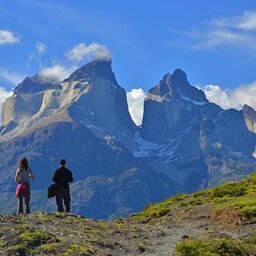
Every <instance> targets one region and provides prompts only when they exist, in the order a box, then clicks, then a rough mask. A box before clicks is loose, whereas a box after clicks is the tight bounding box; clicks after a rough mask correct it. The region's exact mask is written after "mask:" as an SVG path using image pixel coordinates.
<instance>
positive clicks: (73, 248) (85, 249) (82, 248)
mask: <svg viewBox="0 0 256 256" xmlns="http://www.w3.org/2000/svg"><path fill="white" fill-rule="evenodd" d="M93 253H94V249H93V248H92V247H90V246H86V245H80V244H71V245H70V247H69V248H67V249H66V250H65V252H64V255H77V254H80V255H90V254H93Z"/></svg>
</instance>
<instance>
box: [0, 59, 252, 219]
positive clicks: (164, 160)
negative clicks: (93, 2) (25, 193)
mask: <svg viewBox="0 0 256 256" xmlns="http://www.w3.org/2000/svg"><path fill="white" fill-rule="evenodd" d="M2 123H3V125H2V126H1V127H0V151H1V152H2V153H1V155H0V191H1V192H2V193H1V196H0V199H1V202H2V203H0V206H1V212H4V213H7V212H13V211H15V206H14V205H15V204H14V202H15V200H16V199H15V195H14V190H15V186H16V184H15V182H14V175H15V172H16V169H17V164H18V161H19V159H20V158H21V157H22V156H26V157H27V158H28V159H29V163H30V166H31V168H32V169H33V171H34V173H35V176H36V181H35V182H34V183H32V184H31V185H32V190H33V191H32V202H31V203H32V209H34V210H48V211H50V210H51V211H52V210H55V205H54V202H53V201H52V200H48V201H47V199H46V189H47V187H48V186H49V185H50V183H51V177H52V174H53V171H54V170H55V169H56V168H57V167H58V163H59V160H60V158H65V159H66V160H67V166H68V168H70V169H71V170H72V171H73V176H74V180H75V181H74V184H72V186H71V192H72V212H74V213H78V214H82V215H85V216H87V217H94V218H101V219H112V218H115V217H117V216H127V215H129V214H130V213H132V212H137V211H139V210H141V209H142V208H144V207H145V206H146V205H147V204H149V203H153V202H157V201H161V200H163V199H164V198H166V197H168V196H171V195H174V194H177V193H180V192H186V193H187V192H194V191H197V190H200V189H204V188H209V187H212V186H215V185H218V184H221V183H224V182H226V181H229V180H240V179H241V178H244V177H246V176H247V175H248V174H249V173H251V172H252V171H253V170H254V169H255V167H256V162H255V160H254V158H253V155H254V154H255V145H256V134H255V133H256V128H255V127H256V112H255V111H254V109H253V108H252V107H250V106H247V105H245V106H244V107H243V109H242V110H241V111H238V110H235V109H228V110H224V109H222V108H221V107H220V106H218V105H216V104H214V103H211V102H209V101H208V100H207V98H206V96H205V94H204V92H203V91H202V90H200V89H198V88H196V87H193V86H192V85H190V84H189V82H188V80H187V76H186V74H185V72H184V71H182V70H180V69H177V70H175V71H174V72H173V73H172V74H170V73H167V74H166V75H164V77H163V78H162V80H160V82H159V83H158V84H157V85H156V86H154V87H153V88H152V89H150V90H149V92H148V95H147V97H146V98H145V101H144V115H143V121H142V125H141V126H140V127H138V126H136V125H135V123H134V122H133V120H132V118H131V116H130V113H129V111H128V105H127V98H126V92H125V90H124V89H123V88H122V87H121V86H120V85H119V84H118V82H117V80H116V78H115V74H114V72H113V71H112V68H111V61H106V60H95V61H92V62H89V63H88V64H86V65H84V66H82V67H81V68H79V69H78V70H76V71H75V72H74V73H72V74H71V75H70V76H69V77H68V78H66V79H65V80H64V81H63V82H61V83H56V82H55V81H52V80H51V79H50V78H47V77H45V76H42V75H41V74H40V73H39V74H36V75H35V76H33V77H27V78H25V79H24V81H23V82H21V83H20V84H19V85H18V86H17V87H16V88H15V90H14V94H13V95H12V96H11V97H9V98H7V99H6V100H5V102H4V104H3V106H2ZM6 205H8V207H6Z"/></svg>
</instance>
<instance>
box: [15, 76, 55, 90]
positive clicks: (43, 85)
mask: <svg viewBox="0 0 256 256" xmlns="http://www.w3.org/2000/svg"><path fill="white" fill-rule="evenodd" d="M56 83H57V82H56V81H55V80H52V79H47V78H45V77H43V76H41V75H40V74H36V75H34V76H32V77H26V78H25V79H24V80H23V81H22V82H21V83H20V84H18V86H17V87H16V88H15V90H14V94H25V93H38V92H42V91H44V90H47V89H50V88H52V87H53V86H54V85H55V84H56Z"/></svg>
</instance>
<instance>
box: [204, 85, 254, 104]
mask: <svg viewBox="0 0 256 256" xmlns="http://www.w3.org/2000/svg"><path fill="white" fill-rule="evenodd" d="M201 89H202V90H203V91H204V93H205V95H206V97H207V99H209V101H211V102H214V103H216V104H218V105H219V106H221V107H222V108H224V109H228V108H236V109H241V108H242V107H243V105H244V104H247V105H249V106H251V107H253V108H254V109H256V100H255V95H256V81H255V82H253V83H251V84H245V85H241V86H239V87H237V88H235V89H233V90H230V89H222V88H221V87H220V86H218V85H206V86H205V87H204V88H201Z"/></svg>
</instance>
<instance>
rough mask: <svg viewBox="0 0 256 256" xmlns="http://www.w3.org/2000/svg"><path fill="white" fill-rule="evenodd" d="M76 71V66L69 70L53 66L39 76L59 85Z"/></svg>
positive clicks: (43, 70) (45, 69)
mask: <svg viewBox="0 0 256 256" xmlns="http://www.w3.org/2000/svg"><path fill="white" fill-rule="evenodd" d="M76 69H77V67H75V66H72V67H70V68H67V67H65V66H62V65H59V64H57V65H53V66H51V67H47V68H44V69H42V70H41V72H40V73H39V75H40V76H41V77H42V78H45V79H47V80H51V81H54V82H56V83H58V82H61V81H63V80H64V79H65V78H67V77H69V75H70V74H71V73H73V72H74V71H75V70H76Z"/></svg>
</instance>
